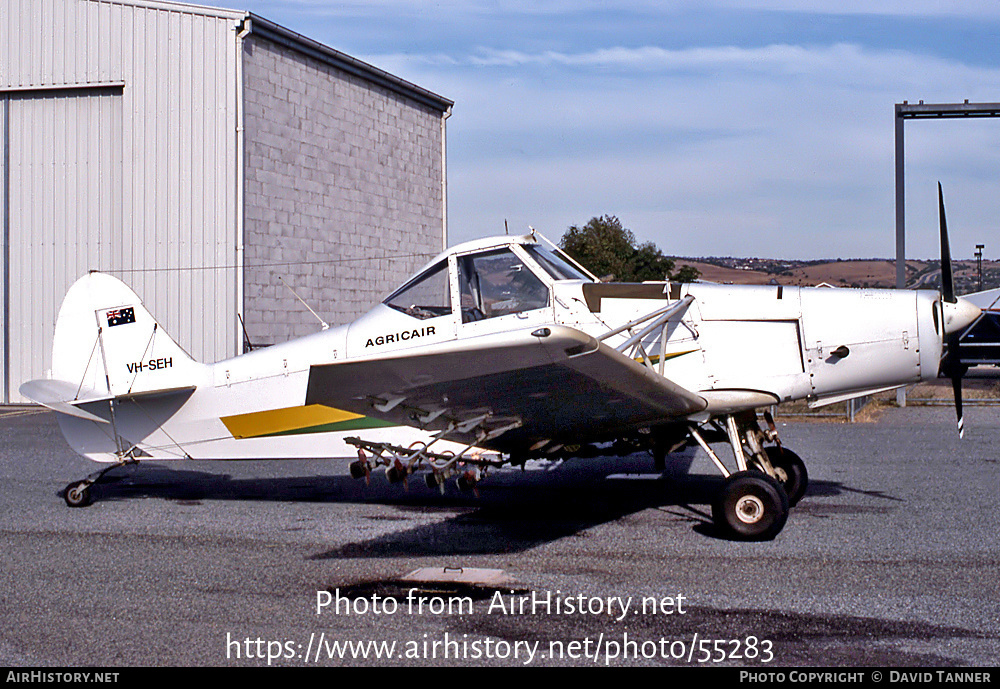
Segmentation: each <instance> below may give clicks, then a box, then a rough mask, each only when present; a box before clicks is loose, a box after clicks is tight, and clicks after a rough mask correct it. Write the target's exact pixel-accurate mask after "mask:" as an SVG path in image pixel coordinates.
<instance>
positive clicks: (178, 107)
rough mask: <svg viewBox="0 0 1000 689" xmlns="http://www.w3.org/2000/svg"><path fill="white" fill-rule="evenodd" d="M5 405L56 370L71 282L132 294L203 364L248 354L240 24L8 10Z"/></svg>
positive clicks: (96, 9) (151, 13)
mask: <svg viewBox="0 0 1000 689" xmlns="http://www.w3.org/2000/svg"><path fill="white" fill-rule="evenodd" d="M0 11H2V13H3V16H2V17H0V100H2V101H3V105H4V109H5V112H6V113H7V115H8V118H7V120H8V126H7V127H5V128H4V131H2V132H0V134H2V135H3V137H4V139H3V141H2V142H0V144H2V145H3V146H5V152H6V154H5V156H4V160H5V161H7V165H6V167H5V169H3V170H2V171H0V172H2V173H3V174H2V175H0V180H4V185H5V189H3V190H0V196H3V202H4V204H5V205H4V208H5V213H4V215H3V217H4V225H5V226H4V228H3V229H4V236H5V237H6V238H7V244H6V246H5V247H4V249H5V257H6V259H7V261H8V262H9V271H10V272H9V285H10V298H9V301H10V307H9V314H8V315H9V318H8V319H7V321H6V322H7V327H8V328H9V333H7V335H8V339H7V342H8V347H9V352H10V354H9V360H7V361H6V362H4V363H5V365H4V368H5V370H6V380H5V381H3V390H4V396H5V397H4V399H5V401H19V399H20V397H19V396H18V394H17V388H18V386H19V385H20V384H21V383H22V382H24V381H26V380H29V379H31V378H36V377H40V376H41V375H42V374H43V372H44V371H45V370H46V369H48V367H49V366H50V365H51V363H50V361H49V357H50V355H51V353H50V349H51V341H52V331H53V325H54V322H55V317H56V314H57V312H58V308H59V303H60V301H61V299H62V295H63V293H64V292H65V289H66V287H67V286H68V284H69V283H71V282H72V281H73V280H74V279H75V278H77V277H79V275H81V274H83V273H84V272H86V271H87V270H91V269H96V270H103V271H108V272H111V273H112V274H115V275H117V276H118V277H121V278H122V279H124V280H125V281H126V282H127V283H129V284H130V285H131V286H132V287H133V288H134V289H135V290H136V291H137V292H138V293H139V295H140V296H141V297H142V298H143V300H144V301H145V302H146V304H147V305H148V306H149V308H150V310H151V311H152V313H153V314H154V315H155V316H156V317H157V319H158V320H159V321H160V322H161V324H162V325H163V326H164V327H165V328H166V329H167V331H168V332H169V333H170V334H171V335H172V336H173V337H174V338H175V339H176V340H177V341H178V342H179V343H180V344H181V346H183V347H185V348H186V349H187V350H188V351H190V352H191V354H192V355H193V356H195V357H196V358H198V359H201V360H208V361H214V360H217V359H220V358H224V357H226V356H231V355H233V354H235V353H236V347H237V342H238V336H237V332H238V323H237V322H236V313H237V308H236V298H237V289H236V279H237V270H236V245H237V241H238V238H237V213H238V212H239V209H238V207H237V193H236V191H237V184H238V181H239V176H238V171H237V163H238V158H237V155H236V149H237V144H238V139H237V131H236V130H237V126H236V125H237V93H238V91H237V89H238V86H237V59H238V54H237V49H236V28H237V26H238V20H239V19H240V18H241V17H242V15H239V14H232V13H226V12H224V11H219V12H218V13H216V12H215V11H214V10H212V11H209V10H205V9H203V8H196V7H189V6H183V5H175V4H172V3H160V2H141V1H138V0H137V1H136V2H105V1H98V0H2V2H0Z"/></svg>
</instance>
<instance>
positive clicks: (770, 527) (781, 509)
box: [712, 471, 788, 541]
mask: <svg viewBox="0 0 1000 689" xmlns="http://www.w3.org/2000/svg"><path fill="white" fill-rule="evenodd" d="M712 518H713V519H714V520H715V524H716V526H718V527H719V528H720V529H723V530H724V531H726V532H728V533H729V534H730V535H731V536H733V537H734V538H737V539H739V540H744V541H769V540H771V539H773V538H774V537H775V536H777V535H778V533H779V532H780V531H781V529H782V528H783V527H784V526H785V521H786V520H787V519H788V496H787V495H786V494H785V489H784V488H782V487H781V484H779V483H778V482H777V481H775V480H774V479H773V478H771V477H770V476H767V475H766V474H762V473H760V472H759V471H740V472H737V473H735V474H732V475H731V476H730V477H729V478H727V479H726V482H725V484H724V485H723V486H722V490H721V491H719V496H718V497H717V498H716V501H715V503H714V504H713V505H712Z"/></svg>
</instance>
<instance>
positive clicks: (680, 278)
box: [670, 266, 701, 282]
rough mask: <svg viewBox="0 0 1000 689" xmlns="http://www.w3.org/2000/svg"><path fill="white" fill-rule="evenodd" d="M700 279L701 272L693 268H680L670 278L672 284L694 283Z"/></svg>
mask: <svg viewBox="0 0 1000 689" xmlns="http://www.w3.org/2000/svg"><path fill="white" fill-rule="evenodd" d="M700 277H701V271H700V270H698V269H697V268H695V267H694V266H681V267H680V270H678V271H677V272H676V273H674V274H673V276H672V277H671V278H670V279H671V280H673V281H674V282H694V281H695V280H697V279H698V278H700Z"/></svg>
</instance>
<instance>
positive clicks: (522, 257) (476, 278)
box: [383, 236, 591, 323]
mask: <svg viewBox="0 0 1000 689" xmlns="http://www.w3.org/2000/svg"><path fill="white" fill-rule="evenodd" d="M476 244H481V242H477V243H476ZM452 271H454V276H455V278H456V280H455V282H454V283H453V282H452V279H451V278H452V274H453V273H452ZM558 280H581V281H586V282H590V281H591V280H590V278H589V277H587V276H586V275H584V273H583V272H582V271H580V270H579V269H578V268H576V267H575V266H573V265H572V264H571V263H570V262H569V261H567V260H566V259H564V258H562V257H561V256H559V255H558V254H557V253H555V252H553V251H550V250H548V249H546V248H544V247H541V246H539V245H538V244H536V243H535V242H534V238H532V237H530V236H529V237H520V238H517V239H516V240H508V241H507V242H506V243H501V244H500V245H499V246H497V243H494V244H492V245H490V246H484V247H482V248H479V249H475V248H472V247H470V246H469V245H460V246H458V247H455V248H454V249H452V250H451V251H449V252H447V253H446V254H445V255H443V256H439V257H438V258H437V259H435V261H434V262H432V263H431V264H430V265H429V266H428V267H427V268H425V269H424V270H423V271H421V272H420V273H419V274H417V276H416V277H414V278H413V279H411V280H410V281H409V282H407V283H406V284H405V285H403V286H402V287H400V288H399V289H398V290H396V291H395V292H393V293H392V294H391V295H389V297H387V298H386V299H385V301H384V302H383V303H384V304H385V305H386V306H388V307H390V308H392V309H395V310H396V311H400V312H402V313H405V314H407V315H408V316H412V317H414V318H418V319H421V320H425V319H428V318H437V317H438V316H444V315H448V314H450V313H452V299H451V292H452V290H451V285H452V284H455V285H457V300H456V301H457V303H458V305H459V309H460V310H461V314H462V322H463V323H470V322H473V321H480V320H485V319H488V318H495V317H498V316H506V315H510V314H514V313H521V312H524V311H531V310H534V309H542V308H546V307H548V306H550V305H551V292H552V290H551V284H552V283H553V282H555V281H558Z"/></svg>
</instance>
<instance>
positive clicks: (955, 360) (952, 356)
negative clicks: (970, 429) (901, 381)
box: [938, 182, 969, 438]
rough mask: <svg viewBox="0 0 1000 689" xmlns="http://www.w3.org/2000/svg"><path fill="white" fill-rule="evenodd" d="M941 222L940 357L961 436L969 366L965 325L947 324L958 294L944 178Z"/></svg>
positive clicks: (939, 199)
mask: <svg viewBox="0 0 1000 689" xmlns="http://www.w3.org/2000/svg"><path fill="white" fill-rule="evenodd" d="M938 222H939V225H940V228H941V313H942V316H943V317H944V318H943V320H944V323H943V324H942V327H943V329H944V333H945V335H944V339H945V353H944V356H943V357H942V358H941V373H942V374H944V375H945V376H947V377H948V378H951V389H952V392H953V393H954V396H955V416H956V419H957V422H958V437H959V438H962V437H964V435H965V419H964V417H963V415H962V376H964V375H965V372H966V371H968V370H969V367H968V366H965V365H963V364H962V359H961V356H960V355H959V347H960V343H959V341H960V340H961V338H962V327H955V326H953V327H951V328H949V326H948V323H949V320H950V319H949V318H948V312H949V311H951V310H957V308H953V309H949V308H948V306H947V305H948V304H954V305H955V307H957V306H958V297H956V296H955V278H954V275H953V274H952V268H951V246H950V245H949V243H948V222H947V220H946V219H945V214H944V192H943V191H942V190H941V182H938Z"/></svg>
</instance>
